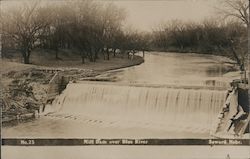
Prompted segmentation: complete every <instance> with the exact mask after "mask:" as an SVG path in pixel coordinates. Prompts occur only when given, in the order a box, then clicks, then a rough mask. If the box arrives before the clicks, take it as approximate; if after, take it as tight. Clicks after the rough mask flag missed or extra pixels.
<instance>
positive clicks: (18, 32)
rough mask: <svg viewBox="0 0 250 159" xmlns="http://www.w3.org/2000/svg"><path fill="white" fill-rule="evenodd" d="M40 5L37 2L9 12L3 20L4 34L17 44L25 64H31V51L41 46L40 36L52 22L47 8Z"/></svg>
mask: <svg viewBox="0 0 250 159" xmlns="http://www.w3.org/2000/svg"><path fill="white" fill-rule="evenodd" d="M38 4H39V3H38V1H36V2H33V3H28V4H25V5H24V6H23V7H21V8H15V9H13V10H11V11H9V10H8V11H7V12H5V13H3V16H2V19H1V22H2V26H3V28H2V30H3V33H4V34H5V35H7V36H9V37H11V38H12V39H13V40H14V41H15V42H16V44H17V47H18V49H19V50H20V52H21V54H22V57H23V60H24V63H25V64H29V63H30V54H31V51H32V49H33V48H34V47H35V46H36V45H39V41H38V39H39V36H40V35H41V33H42V31H43V29H44V28H45V27H46V26H48V25H49V22H50V20H49V19H50V18H49V14H48V13H49V12H48V10H47V8H43V7H40V6H39V5H38Z"/></svg>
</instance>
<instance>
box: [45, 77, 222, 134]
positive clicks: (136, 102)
mask: <svg viewBox="0 0 250 159" xmlns="http://www.w3.org/2000/svg"><path fill="white" fill-rule="evenodd" d="M225 95H226V93H225V91H223V90H207V89H191V88H188V89H187V88H161V87H150V86H144V87H141V86H125V85H118V84H106V83H101V82H91V83H88V82H86V83H85V82H83V83H71V84H69V85H68V86H67V88H66V90H65V91H64V92H63V94H61V95H60V96H59V97H58V98H57V99H56V100H55V101H54V103H53V105H52V108H53V109H54V112H53V113H50V114H49V115H50V116H54V117H62V116H68V117H69V118H71V119H74V120H83V119H86V118H88V119H90V120H93V121H97V122H96V123H97V125H99V126H100V127H120V128H149V129H153V130H164V131H172V132H173V131H174V132H178V131H185V132H195V133H208V132H210V131H211V130H212V128H213V126H214V125H213V124H215V120H216V119H217V115H218V113H219V111H220V110H221V107H222V106H223V103H224V101H225Z"/></svg>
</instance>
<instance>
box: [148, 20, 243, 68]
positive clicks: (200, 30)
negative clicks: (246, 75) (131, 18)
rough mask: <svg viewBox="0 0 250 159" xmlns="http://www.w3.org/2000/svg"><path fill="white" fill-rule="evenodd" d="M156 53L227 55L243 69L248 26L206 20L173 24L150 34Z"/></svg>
mask: <svg viewBox="0 0 250 159" xmlns="http://www.w3.org/2000/svg"><path fill="white" fill-rule="evenodd" d="M152 35H153V40H152V47H153V48H154V49H155V50H163V51H174V52H196V53H206V54H215V55H224V56H228V57H230V58H231V59H233V60H235V61H236V62H237V64H238V65H239V66H240V69H241V70H244V62H245V61H246V60H247V27H246V26H244V25H243V24H242V23H239V22H235V21H229V22H223V23H222V22H219V21H216V20H207V21H204V22H203V23H183V22H181V21H172V22H170V23H167V24H166V25H162V26H161V27H159V28H157V29H155V30H154V32H153V34H152Z"/></svg>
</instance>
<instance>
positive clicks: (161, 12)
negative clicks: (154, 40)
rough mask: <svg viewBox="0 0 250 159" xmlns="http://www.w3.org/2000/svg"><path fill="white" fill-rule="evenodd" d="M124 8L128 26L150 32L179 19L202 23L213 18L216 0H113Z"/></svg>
mask: <svg viewBox="0 0 250 159" xmlns="http://www.w3.org/2000/svg"><path fill="white" fill-rule="evenodd" d="M113 2H114V3H115V4H117V5H118V6H121V7H124V8H126V11H127V14H128V17H127V21H128V23H129V25H131V26H133V27H134V28H136V29H139V30H145V31H148V30H151V29H152V27H155V26H157V25H158V24H160V23H161V22H162V21H166V22H167V21H170V20H175V19H180V20H184V21H202V20H204V19H205V18H210V17H212V16H215V6H216V5H217V2H218V0H217V1H216V0H155V1H153V0H134V1H133V0H113Z"/></svg>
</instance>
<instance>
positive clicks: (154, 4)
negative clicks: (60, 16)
mask: <svg viewBox="0 0 250 159" xmlns="http://www.w3.org/2000/svg"><path fill="white" fill-rule="evenodd" d="M0 1H1V0H0ZM20 1H21V0H18V1H16V0H4V1H2V2H8V4H11V3H12V4H14V5H16V4H17V2H20ZM30 1H31V0H30ZM41 1H46V0H41ZM47 1H50V0H47ZM54 1H58V2H60V1H65V0H54ZM94 1H98V2H103V3H110V2H113V3H115V4H116V5H118V6H120V7H123V8H125V10H126V12H127V24H128V25H129V26H131V27H132V28H135V29H138V30H141V31H150V30H151V29H152V28H154V27H156V26H158V25H159V24H160V23H162V22H167V21H171V20H175V19H179V20H183V21H202V20H204V19H205V18H210V17H211V16H215V6H216V5H218V1H220V0H94ZM50 2H51V1H50ZM2 4H3V3H2Z"/></svg>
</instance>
